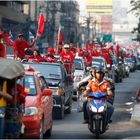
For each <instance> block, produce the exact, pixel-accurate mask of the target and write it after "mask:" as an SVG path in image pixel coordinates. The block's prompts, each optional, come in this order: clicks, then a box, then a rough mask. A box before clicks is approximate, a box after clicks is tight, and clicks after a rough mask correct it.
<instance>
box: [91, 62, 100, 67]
mask: <svg viewBox="0 0 140 140" xmlns="http://www.w3.org/2000/svg"><path fill="white" fill-rule="evenodd" d="M96 66H97V67H99V66H101V63H99V62H92V68H93V67H96Z"/></svg>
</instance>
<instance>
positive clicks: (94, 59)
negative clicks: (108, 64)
mask: <svg viewBox="0 0 140 140" xmlns="http://www.w3.org/2000/svg"><path fill="white" fill-rule="evenodd" d="M92 62H98V63H100V64H102V63H103V59H98V58H93V59H92Z"/></svg>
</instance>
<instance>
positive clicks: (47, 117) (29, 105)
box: [19, 68, 53, 138]
mask: <svg viewBox="0 0 140 140" xmlns="http://www.w3.org/2000/svg"><path fill="white" fill-rule="evenodd" d="M29 69H30V68H29ZM19 82H20V83H21V84H23V85H24V86H25V89H26V92H27V93H28V95H27V97H26V102H25V112H24V116H23V117H22V120H23V123H24V125H25V132H24V136H25V137H30V138H34V137H38V138H43V137H50V136H51V132H52V110H53V97H52V91H51V89H48V86H47V83H46V81H45V78H44V77H43V75H42V74H41V73H40V72H36V71H35V70H34V69H32V68H31V69H30V70H29V71H28V70H26V72H25V77H24V79H23V80H22V81H19Z"/></svg>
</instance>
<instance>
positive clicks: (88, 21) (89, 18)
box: [87, 12, 91, 39]
mask: <svg viewBox="0 0 140 140" xmlns="http://www.w3.org/2000/svg"><path fill="white" fill-rule="evenodd" d="M90 22H91V17H90V12H89V16H88V17H87V30H88V39H89V37H90Z"/></svg>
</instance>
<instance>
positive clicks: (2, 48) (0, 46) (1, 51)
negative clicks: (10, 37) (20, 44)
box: [0, 43, 6, 57]
mask: <svg viewBox="0 0 140 140" xmlns="http://www.w3.org/2000/svg"><path fill="white" fill-rule="evenodd" d="M5 56H6V49H5V46H4V45H3V44H2V43H0V57H5Z"/></svg>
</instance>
